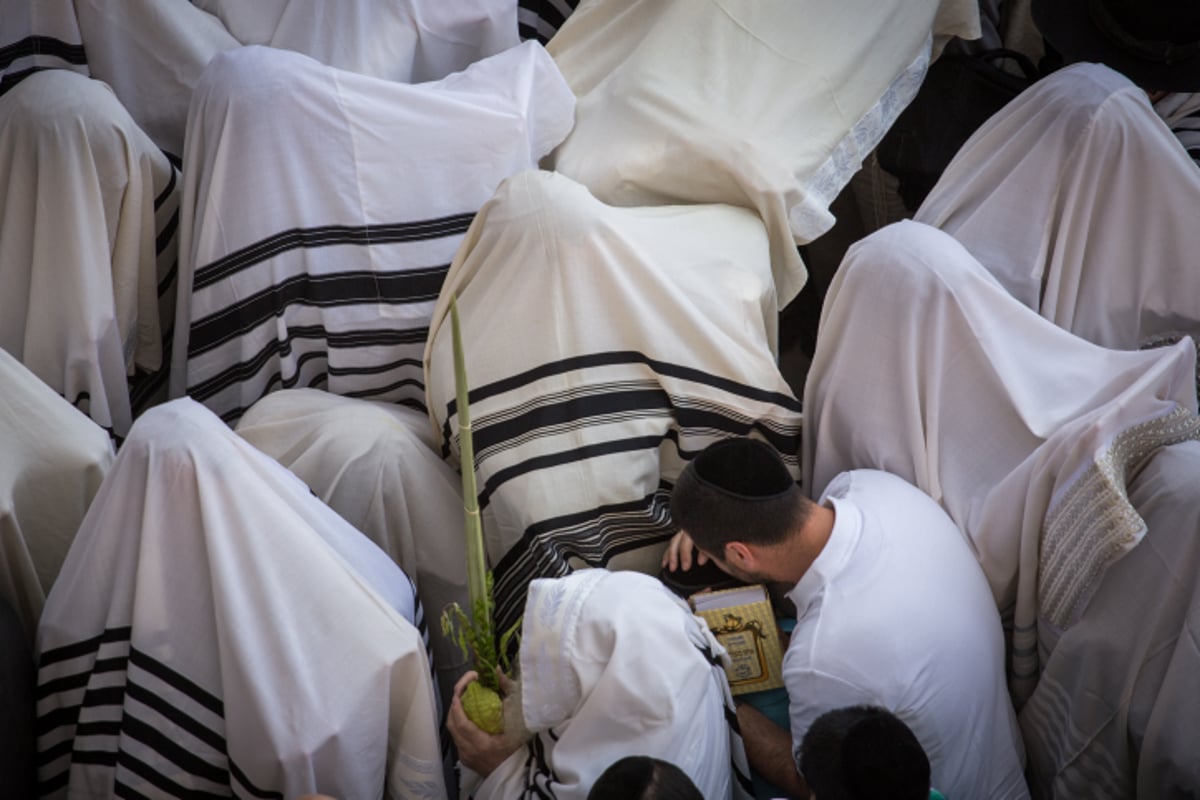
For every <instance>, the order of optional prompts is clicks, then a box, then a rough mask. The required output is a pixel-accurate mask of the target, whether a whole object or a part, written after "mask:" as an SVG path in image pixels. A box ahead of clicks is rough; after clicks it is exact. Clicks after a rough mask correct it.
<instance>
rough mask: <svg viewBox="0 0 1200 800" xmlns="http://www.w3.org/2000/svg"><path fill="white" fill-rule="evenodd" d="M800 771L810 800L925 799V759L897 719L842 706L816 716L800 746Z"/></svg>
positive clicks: (873, 708)
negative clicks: (811, 799)
mask: <svg viewBox="0 0 1200 800" xmlns="http://www.w3.org/2000/svg"><path fill="white" fill-rule="evenodd" d="M800 772H801V774H802V775H804V780H805V782H807V784H808V788H809V789H810V790H811V791H812V793H813V795H814V796H815V797H816V800H866V798H874V799H876V800H879V799H880V798H888V799H890V800H927V798H928V797H929V759H928V758H927V757H926V756H925V751H924V750H923V749H922V748H921V743H920V742H918V741H917V737H916V736H914V735H913V732H912V731H911V730H909V728H908V726H907V725H905V724H904V723H903V722H902V721H900V719H899V718H898V717H896V716H895V715H894V714H892V713H891V712H890V711H888V710H886V709H883V708H878V707H876V706H847V707H845V708H838V709H835V710H833V711H827V712H826V713H824V714H822V715H821V716H819V717H817V719H816V721H815V722H813V724H812V726H811V727H809V729H808V733H806V734H804V740H803V741H802V742H801V744H800Z"/></svg>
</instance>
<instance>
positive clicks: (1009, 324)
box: [804, 222, 1200, 708]
mask: <svg viewBox="0 0 1200 800" xmlns="http://www.w3.org/2000/svg"><path fill="white" fill-rule="evenodd" d="M1194 374H1195V351H1194V349H1193V348H1192V347H1191V346H1190V345H1189V344H1187V343H1178V344H1177V345H1174V346H1171V347H1167V348H1164V349H1162V350H1156V351H1144V352H1120V351H1114V350H1106V349H1104V348H1101V347H1097V346H1095V345H1092V344H1090V343H1088V342H1085V341H1084V340H1082V339H1079V338H1078V337H1076V336H1074V335H1072V334H1070V333H1068V332H1066V331H1064V330H1062V329H1061V328H1058V327H1056V326H1055V325H1053V324H1052V323H1050V322H1049V321H1047V320H1044V319H1042V318H1041V317H1039V316H1037V314H1035V313H1034V312H1032V311H1031V310H1029V309H1027V308H1025V307H1023V306H1022V305H1020V303H1018V302H1016V301H1015V300H1014V299H1013V298H1012V297H1011V296H1010V295H1009V294H1008V293H1007V292H1006V291H1005V290H1004V288H1003V287H1002V286H1001V285H1000V284H999V283H998V282H997V281H996V280H995V279H994V278H993V277H991V276H990V275H989V274H988V273H987V272H986V271H985V270H984V269H983V268H982V267H981V266H980V264H979V262H977V261H976V260H975V259H974V258H972V256H971V255H970V254H969V253H968V252H967V251H966V250H965V249H964V248H963V247H962V245H960V244H958V243H957V242H956V241H955V240H954V239H952V238H951V237H950V236H949V235H947V234H945V233H942V232H940V231H937V230H936V229H933V228H930V227H928V226H925V225H921V224H919V223H915V222H904V223H899V224H896V225H893V226H890V227H889V228H886V229H884V230H882V231H880V232H879V233H876V234H874V235H872V236H870V237H868V238H867V239H866V240H864V241H862V242H860V243H859V244H857V245H855V246H854V247H853V248H852V249H851V250H850V252H849V253H848V254H847V256H846V260H845V261H844V262H843V264H842V267H841V268H840V270H839V272H838V276H837V278H836V279H835V281H834V283H833V285H832V286H831V288H830V291H829V295H828V297H827V298H826V301H825V307H824V310H823V312H822V318H821V327H820V332H819V336H818V346H817V352H816V354H815V356H814V359H813V364H812V369H811V370H810V372H809V376H808V383H807V386H806V389H805V404H804V407H805V412H806V413H805V435H804V474H805V476H806V478H807V479H808V481H809V483H808V489H809V491H810V492H812V493H813V494H814V496H816V495H817V494H818V493H819V492H821V491H823V489H824V487H825V485H826V484H827V483H828V482H829V481H830V480H831V479H832V478H833V477H834V476H835V475H837V474H838V473H840V472H843V471H845V470H848V469H853V468H857V467H873V468H878V469H883V470H886V471H888V472H892V473H894V474H896V475H899V476H900V477H902V478H905V479H906V480H908V481H910V482H912V483H915V484H916V485H917V486H919V487H920V488H921V489H923V490H924V491H926V492H927V493H929V494H930V495H931V496H932V497H933V498H934V499H935V500H937V501H938V502H939V503H941V504H942V506H943V507H944V508H945V509H946V510H947V511H948V512H949V514H950V516H951V517H952V518H953V519H954V521H955V522H956V523H957V524H958V525H959V527H960V528H961V529H962V530H963V532H964V534H965V535H966V536H967V538H968V541H969V542H970V544H971V545H972V547H973V548H974V549H975V554H976V557H977V558H978V559H979V562H980V564H981V565H982V566H983V569H984V572H985V574H986V575H987V578H988V581H989V583H990V585H991V588H992V592H993V594H994V595H995V599H996V603H997V606H998V607H999V608H1000V609H1001V611H1002V612H1004V614H1005V616H1006V619H1007V620H1008V622H1009V623H1010V624H1011V625H1012V626H1013V640H1012V648H1011V652H1010V665H1009V668H1010V689H1012V691H1013V692H1014V699H1015V701H1016V703H1017V705H1018V708H1019V707H1020V705H1021V703H1022V702H1023V701H1024V700H1025V699H1026V698H1027V697H1028V694H1029V691H1030V690H1031V689H1032V687H1033V685H1034V683H1035V682H1036V679H1037V674H1038V653H1037V647H1036V645H1037V641H1038V636H1039V627H1043V626H1050V628H1051V629H1054V630H1062V629H1065V628H1068V627H1069V626H1070V625H1071V624H1073V623H1074V622H1075V621H1076V620H1077V618H1078V616H1079V614H1080V612H1081V611H1082V610H1083V609H1084V608H1085V607H1086V604H1087V602H1088V599H1089V598H1090V596H1091V593H1092V592H1093V591H1094V590H1095V588H1096V586H1097V584H1098V583H1099V581H1100V580H1101V578H1102V577H1103V575H1104V574H1105V572H1106V570H1107V569H1108V568H1109V567H1110V566H1111V565H1112V564H1113V563H1114V562H1116V561H1117V560H1119V559H1120V558H1121V557H1122V556H1124V555H1125V554H1126V553H1128V552H1129V551H1130V550H1131V549H1132V548H1134V547H1135V546H1136V545H1137V544H1138V542H1140V541H1141V540H1142V538H1143V536H1144V535H1145V531H1146V527H1145V522H1144V520H1143V519H1142V518H1141V517H1140V516H1139V515H1138V514H1137V512H1136V510H1135V509H1134V508H1133V506H1132V505H1131V504H1130V502H1129V500H1128V497H1127V490H1126V485H1127V481H1128V479H1129V478H1130V477H1131V476H1132V475H1133V474H1134V473H1135V472H1136V470H1137V468H1138V467H1139V466H1140V465H1141V464H1142V463H1144V461H1145V459H1146V458H1147V457H1148V456H1149V455H1150V454H1151V453H1153V451H1154V450H1155V449H1156V448H1158V447H1161V446H1163V445H1166V444H1170V443H1172V442H1177V441H1182V440H1186V439H1192V438H1196V437H1197V436H1198V435H1200V420H1198V419H1197V417H1196V394H1195V386H1194V383H1193V377H1194Z"/></svg>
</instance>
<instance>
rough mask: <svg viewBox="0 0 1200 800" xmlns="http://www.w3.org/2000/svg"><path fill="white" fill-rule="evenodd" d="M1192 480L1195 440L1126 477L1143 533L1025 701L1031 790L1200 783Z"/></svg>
mask: <svg viewBox="0 0 1200 800" xmlns="http://www.w3.org/2000/svg"><path fill="white" fill-rule="evenodd" d="M1197 486H1200V443H1198V442H1183V443H1180V444H1176V445H1171V446H1170V447H1164V448H1162V449H1160V450H1157V451H1156V452H1155V454H1154V455H1153V456H1152V457H1151V458H1150V459H1149V461H1147V463H1146V464H1145V466H1143V467H1142V468H1141V469H1140V470H1139V471H1138V472H1137V473H1136V475H1133V476H1132V477H1131V480H1130V482H1129V501H1130V503H1132V504H1133V506H1134V507H1135V508H1136V509H1137V511H1138V514H1139V515H1141V516H1142V518H1143V519H1144V520H1145V522H1146V528H1147V532H1146V538H1145V540H1144V541H1143V542H1142V543H1141V544H1139V545H1138V546H1137V547H1135V548H1133V550H1132V551H1131V552H1130V553H1129V555H1127V556H1125V557H1124V558H1123V559H1121V560H1120V561H1118V562H1117V563H1116V564H1113V566H1112V567H1111V568H1110V569H1109V570H1108V572H1107V573H1105V576H1104V580H1103V581H1102V582H1101V583H1100V586H1099V587H1098V589H1097V590H1096V594H1095V596H1094V597H1093V598H1092V601H1091V603H1089V604H1088V608H1087V611H1086V613H1085V614H1084V616H1083V618H1082V619H1080V621H1079V622H1078V623H1077V624H1076V625H1074V626H1073V627H1072V628H1071V629H1070V630H1069V631H1067V632H1066V633H1065V634H1064V635H1063V636H1062V638H1061V639H1058V640H1057V641H1055V642H1053V644H1052V647H1051V648H1049V649H1051V652H1050V654H1049V657H1048V658H1047V659H1046V660H1045V665H1044V668H1043V671H1042V675H1041V678H1040V680H1039V681H1038V685H1037V689H1036V690H1034V693H1033V696H1032V697H1030V699H1029V702H1027V703H1026V704H1025V707H1024V708H1023V709H1022V710H1021V715H1020V721H1021V728H1022V732H1023V735H1024V738H1025V747H1026V752H1027V753H1028V757H1029V758H1028V770H1027V772H1028V775H1029V779H1030V783H1031V786H1032V787H1033V788H1035V789H1036V790H1037V792H1038V795H1040V796H1043V797H1087V798H1097V799H1098V800H1109V799H1110V798H1111V800H1122V798H1130V797H1137V798H1140V799H1141V800H1158V799H1159V798H1163V797H1188V796H1193V795H1194V794H1195V792H1196V788H1197V787H1198V786H1200V758H1197V749H1196V742H1198V741H1200V651H1198V650H1197V647H1196V642H1197V640H1198V639H1200V502H1197ZM1043 649H1047V648H1046V645H1045V644H1043ZM1038 795H1035V796H1038Z"/></svg>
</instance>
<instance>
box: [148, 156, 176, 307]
mask: <svg viewBox="0 0 1200 800" xmlns="http://www.w3.org/2000/svg"><path fill="white" fill-rule="evenodd" d="M174 174H175V170H174V169H172V170H171V175H172V177H174ZM178 227H179V209H175V213H174V214H172V215H171V218H170V219H168V220H167V222H166V224H165V225H163V227H162V230H160V231H159V232H158V236H157V237H156V238H155V240H154V250H155V252H157V253H162V251H163V250H165V249H166V247H167V245H169V244H170V243H171V240H172V239H174V238H175V229H176V228H178ZM160 294H161V292H160Z"/></svg>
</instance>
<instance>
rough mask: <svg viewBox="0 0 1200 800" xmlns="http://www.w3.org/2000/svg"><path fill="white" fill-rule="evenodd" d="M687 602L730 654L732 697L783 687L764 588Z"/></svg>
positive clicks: (735, 590)
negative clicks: (733, 695)
mask: <svg viewBox="0 0 1200 800" xmlns="http://www.w3.org/2000/svg"><path fill="white" fill-rule="evenodd" d="M688 603H689V604H690V605H691V607H692V610H693V611H694V612H695V613H696V616H698V617H700V618H701V619H703V620H704V621H705V622H707V623H708V627H709V630H711V631H712V632H713V635H714V636H716V637H717V641H719V642H720V643H721V644H722V645H723V646H724V647H725V650H726V651H728V653H729V660H730V663H729V665H728V666H727V667H725V674H726V675H727V676H728V677H729V689H730V691H731V692H733V694H735V695H737V694H746V693H748V692H761V691H764V690H766V689H777V688H779V687H781V686H783V648H782V647H781V646H780V642H779V628H778V627H777V625H776V624H775V612H774V611H773V610H772V609H771V598H770V596H769V595H768V594H767V587H765V586H763V585H762V584H755V585H753V586H738V587H736V588H733V589H722V590H720V591H716V592H697V593H696V594H694V595H692V596H691V597H689V598H688Z"/></svg>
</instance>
